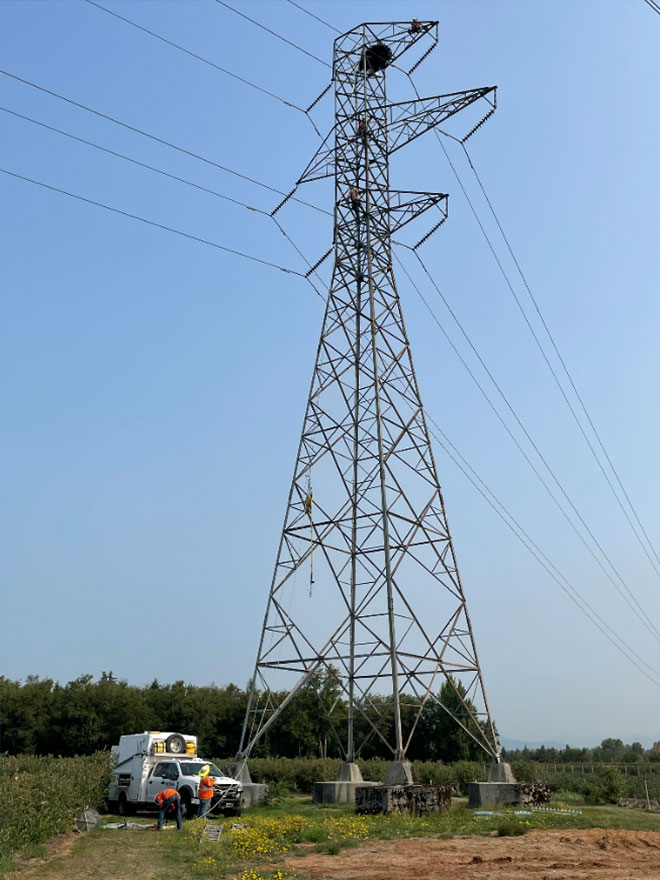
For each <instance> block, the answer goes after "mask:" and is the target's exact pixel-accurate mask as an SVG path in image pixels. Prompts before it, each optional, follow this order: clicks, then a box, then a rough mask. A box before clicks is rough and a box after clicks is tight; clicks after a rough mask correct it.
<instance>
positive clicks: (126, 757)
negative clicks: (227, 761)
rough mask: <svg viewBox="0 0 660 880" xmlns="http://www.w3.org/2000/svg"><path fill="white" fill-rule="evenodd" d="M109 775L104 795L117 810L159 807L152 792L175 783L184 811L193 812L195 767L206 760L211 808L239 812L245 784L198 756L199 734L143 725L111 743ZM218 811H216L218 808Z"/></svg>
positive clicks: (124, 812) (196, 784) (196, 781)
mask: <svg viewBox="0 0 660 880" xmlns="http://www.w3.org/2000/svg"><path fill="white" fill-rule="evenodd" d="M111 756H112V773H113V778H112V781H111V783H110V790H109V794H108V799H109V801H110V803H111V804H116V805H117V810H118V812H119V813H120V815H122V816H124V815H127V814H128V813H132V812H135V811H136V810H138V809H142V810H155V809H157V807H156V804H155V802H154V798H155V797H156V795H157V794H158V792H159V791H163V790H164V789H166V788H175V789H176V790H177V791H178V792H179V793H180V795H181V810H182V812H183V814H184V816H186V815H187V816H192V815H195V814H196V812H197V805H198V804H199V797H198V791H199V783H200V780H201V777H200V776H199V771H200V770H201V768H202V767H203V766H204V765H205V764H208V765H209V767H210V774H209V775H210V776H213V777H215V785H214V787H213V799H212V807H211V808H212V809H213V807H215V806H217V811H219V812H222V813H224V815H225V816H238V815H240V812H241V801H242V795H243V786H242V785H241V783H240V782H239V781H238V780H237V779H231V778H230V777H229V776H225V775H224V774H223V773H222V772H221V771H220V770H219V769H218V768H217V767H216V766H215V764H213V762H212V761H204V760H203V759H202V758H199V757H198V756H197V737H196V736H190V735H189V734H181V733H173V732H166V733H159V732H155V731H145V732H144V733H134V734H128V735H126V736H122V737H120V739H119V745H118V746H113V747H112V749H111ZM217 811H216V812H217Z"/></svg>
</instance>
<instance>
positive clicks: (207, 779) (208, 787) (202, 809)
mask: <svg viewBox="0 0 660 880" xmlns="http://www.w3.org/2000/svg"><path fill="white" fill-rule="evenodd" d="M210 772H211V768H210V767H209V765H208V764H204V766H203V767H202V769H201V770H200V771H199V776H200V783H199V790H198V792H197V796H198V797H199V809H198V810H197V818H198V819H201V818H202V816H205V815H206V814H207V813H208V811H209V809H210V808H211V799H212V797H213V786H214V785H215V777H213V776H209V774H210Z"/></svg>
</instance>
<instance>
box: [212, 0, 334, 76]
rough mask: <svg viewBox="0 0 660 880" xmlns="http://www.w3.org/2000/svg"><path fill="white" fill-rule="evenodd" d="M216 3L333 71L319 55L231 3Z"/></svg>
mask: <svg viewBox="0 0 660 880" xmlns="http://www.w3.org/2000/svg"><path fill="white" fill-rule="evenodd" d="M215 2H216V3H219V4H220V6H224V7H225V9H230V10H231V11H232V12H235V13H236V15H240V16H241V18H245V19H247V21H249V22H252V24H254V25H256V26H257V27H258V28H261V30H262V31H266V33H268V34H271V35H272V36H273V37H277V39H278V40H281V41H282V42H283V43H286V44H287V45H288V46H293V48H294V49H297V50H298V51H299V52H302V53H303V55H307V56H308V57H309V58H313V59H314V61H318V62H319V64H323V66H324V67H328V68H330V69H332V65H330V64H328V62H327V61H324V60H323V59H322V58H319V57H318V55H313V54H312V53H311V52H308V51H307V49H303V47H302V46H299V45H298V44H297V43H292V42H291V40H288V39H287V38H286V37H283V36H282V34H278V33H276V32H275V31H272V30H271V29H270V28H268V27H266V25H265V24H261V22H259V21H256V20H255V19H254V18H250V16H249V15H246V14H245V13H244V12H239V11H238V9H234V7H233V6H230V5H229V3H225V2H224V0H215Z"/></svg>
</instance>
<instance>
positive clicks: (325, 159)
mask: <svg viewBox="0 0 660 880" xmlns="http://www.w3.org/2000/svg"><path fill="white" fill-rule="evenodd" d="M336 128H337V126H336V125H335V126H333V127H332V128H331V129H330V131H329V132H328V134H327V135H326V137H325V139H324V141H323V143H322V144H321V146H320V147H319V148H318V150H317V151H316V152H315V153H314V155H313V156H312V158H311V159H310V161H309V162H308V164H307V167H306V168H305V170H304V171H303V173H302V174H301V175H300V177H299V178H298V180H297V181H296V186H300V184H301V183H309V182H310V180H320V179H321V178H322V177H332V175H333V174H334V173H335V148H334V141H333V140H332V139H333V138H334V134H335V130H336ZM328 144H332V146H328Z"/></svg>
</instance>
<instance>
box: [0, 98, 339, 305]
mask: <svg viewBox="0 0 660 880" xmlns="http://www.w3.org/2000/svg"><path fill="white" fill-rule="evenodd" d="M0 110H1V111H3V112H4V113H9V114H11V115H12V116H15V117H17V118H18V119H24V120H26V121H27V122H31V123H33V124H34V125H38V126H41V127H42V128H45V129H46V130H48V131H52V132H56V133H57V134H61V135H64V136H65V137H68V138H71V140H74V141H77V142H78V143H81V144H84V145H85V146H88V147H94V149H96V150H100V151H101V152H103V153H108V154H109V155H110V156H114V157H116V158H118V159H124V160H125V161H127V162H131V163H132V164H133V165H137V166H138V167H139V168H146V169H147V170H148V171H153V172H155V173H156V174H160V175H162V176H163V177H167V178H169V179H170V180H176V181H177V182H178V183H184V184H186V186H191V187H193V188H194V189H197V190H200V191H201V192H205V193H208V194H209V195H212V196H216V197H217V198H219V199H224V200H225V201H228V202H231V203H232V204H234V205H239V206H240V207H242V208H246V209H247V210H248V211H253V212H254V213H255V214H261V215H262V216H263V217H268V219H270V220H273V221H274V223H275V225H276V226H277V227H278V229H279V230H280V232H281V233H282V235H283V236H284V237H285V238H286V239H287V240H288V241H289V243H290V244H291V245H292V246H293V248H294V249H295V251H296V252H297V254H298V255H299V256H300V257H301V259H302V260H303V261H304V262H305V263H306V265H307V266H308V267H310V268H311V270H312V271H313V269H314V267H313V266H311V264H310V262H309V260H308V259H307V258H306V257H305V255H304V254H303V252H302V251H301V250H300V248H299V247H298V246H297V245H296V243H295V242H294V241H293V239H292V238H291V236H290V235H289V234H288V233H287V232H285V230H284V228H283V227H282V226H281V225H280V223H278V221H277V220H275V218H274V217H271V215H270V213H269V212H268V211H264V210H262V209H261V208H255V207H254V205H248V204H247V203H246V202H241V201H239V200H238V199H234V198H232V197H231V196H228V195H225V194H224V193H219V192H217V191H216V190H214V189H210V188H209V187H206V186H201V185H200V184H198V183H194V182H193V181H192V180H186V179H185V178H184V177H179V176H178V175H176V174H170V173H169V172H168V171H163V169H162V168H156V167H155V166H154V165H148V164H147V163H146V162H140V161H139V160H138V159H134V158H133V157H131V156H126V155H124V154H123V153H118V152H117V151H116V150H110V149H109V148H107V147H103V146H101V145H100V144H96V143H94V142H93V141H88V140H86V139H85V138H81V137H78V136H77V135H75V134H71V133H70V132H68V131H63V130H62V129H61V128H55V126H53V125H47V124H46V123H45V122H40V121H39V120H38V119H33V118H32V117H30V116H25V115H24V114H23V113H17V112H16V111H15V110H10V109H9V108H8V107H0ZM310 274H311V272H306V273H305V277H306V278H307V280H308V281H309V282H310V285H311V287H312V289H313V290H314V293H315V294H316V295H317V296H318V297H319V298H320V299H322V300H324V299H325V297H324V296H323V294H321V293H320V292H319V290H318V289H317V288H316V286H315V285H314V284H313V283H312V282H311V280H310V278H309V275H310ZM314 274H315V275H316V278H317V280H318V281H320V282H321V284H323V282H322V280H321V279H320V277H319V275H318V273H314Z"/></svg>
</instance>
